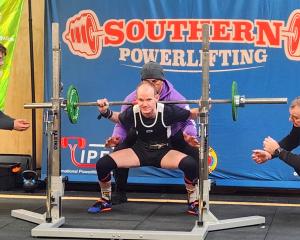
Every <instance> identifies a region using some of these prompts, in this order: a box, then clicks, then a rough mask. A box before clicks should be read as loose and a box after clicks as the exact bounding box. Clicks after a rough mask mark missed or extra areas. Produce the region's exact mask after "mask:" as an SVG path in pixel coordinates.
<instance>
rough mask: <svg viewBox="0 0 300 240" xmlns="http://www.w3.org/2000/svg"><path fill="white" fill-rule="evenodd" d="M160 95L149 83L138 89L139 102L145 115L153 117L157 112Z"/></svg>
mask: <svg viewBox="0 0 300 240" xmlns="http://www.w3.org/2000/svg"><path fill="white" fill-rule="evenodd" d="M157 101H158V95H157V94H155V92H154V89H153V88H152V87H151V86H149V85H142V86H140V87H139V88H138V90H137V104H138V105H139V107H140V110H141V113H142V114H143V115H144V116H145V117H153V116H155V113H156V103H157Z"/></svg>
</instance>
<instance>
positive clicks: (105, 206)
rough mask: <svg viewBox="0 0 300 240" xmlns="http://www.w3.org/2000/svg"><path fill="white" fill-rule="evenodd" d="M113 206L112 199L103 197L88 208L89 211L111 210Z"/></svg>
mask: <svg viewBox="0 0 300 240" xmlns="http://www.w3.org/2000/svg"><path fill="white" fill-rule="evenodd" d="M111 206H112V204H111V202H110V201H107V200H105V199H102V198H101V199H100V200H98V201H97V202H95V203H94V204H93V206H91V207H90V208H89V209H88V213H100V212H109V211H111Z"/></svg>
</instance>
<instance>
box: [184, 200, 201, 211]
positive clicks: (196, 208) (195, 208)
mask: <svg viewBox="0 0 300 240" xmlns="http://www.w3.org/2000/svg"><path fill="white" fill-rule="evenodd" d="M187 212H188V213H189V214H192V215H198V213H199V203H198V201H197V200H196V201H194V202H192V203H189V204H188V210H187Z"/></svg>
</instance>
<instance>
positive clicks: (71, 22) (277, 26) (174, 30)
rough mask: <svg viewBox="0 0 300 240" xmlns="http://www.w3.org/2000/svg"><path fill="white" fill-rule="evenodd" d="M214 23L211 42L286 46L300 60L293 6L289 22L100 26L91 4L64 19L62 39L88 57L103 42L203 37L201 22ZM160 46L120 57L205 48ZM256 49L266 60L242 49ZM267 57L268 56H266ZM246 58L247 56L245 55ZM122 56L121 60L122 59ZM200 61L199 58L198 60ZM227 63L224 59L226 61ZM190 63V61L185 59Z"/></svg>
mask: <svg viewBox="0 0 300 240" xmlns="http://www.w3.org/2000/svg"><path fill="white" fill-rule="evenodd" d="M204 23H208V24H210V27H211V30H210V38H209V39H210V42H211V43H213V42H217V43H242V44H253V45H254V46H255V47H265V48H282V43H283V44H284V51H285V55H286V57H287V58H288V59H290V60H293V61H300V9H295V10H294V11H293V12H292V13H291V14H290V16H289V18H288V21H287V24H286V25H285V22H284V21H280V20H265V19H255V20H254V21H250V20H247V19H131V20H125V19H109V20H107V21H105V22H104V23H103V24H102V25H101V24H100V21H99V19H98V17H97V15H96V13H95V12H94V11H92V10H90V9H88V10H82V11H80V12H79V13H78V14H76V15H74V16H71V17H70V18H69V19H68V20H67V22H66V28H65V31H64V32H63V41H64V42H65V43H66V44H67V45H68V47H69V50H70V51H71V52H72V54H74V55H77V56H80V57H84V58H86V59H96V58H98V57H100V55H101V52H102V50H103V48H105V47H121V46H122V45H123V44H125V43H126V42H128V43H141V42H143V41H149V42H153V43H159V42H163V41H169V42H172V43H176V42H178V43H180V42H190V43H197V42H199V43H201V42H202V29H201V25H202V24H204ZM176 50H177V51H174V49H173V50H170V51H169V52H167V53H166V50H164V51H160V50H159V49H139V48H136V49H132V50H131V51H128V49H127V48H124V49H123V48H120V59H121V58H125V57H132V58H134V57H136V58H138V57H139V56H140V55H141V54H142V55H143V54H144V55H145V54H148V55H153V54H158V53H159V54H160V57H163V54H169V55H172V54H173V55H174V56H175V55H176V56H177V57H180V56H182V54H184V55H185V57H186V58H189V57H191V56H190V55H193V56H198V55H201V52H200V53H199V52H198V53H197V52H196V51H194V52H193V50H189V51H186V52H181V51H180V50H179V49H176ZM211 54H212V57H214V55H216V56H219V57H221V56H224V55H226V54H227V55H226V56H227V58H228V56H230V57H233V58H234V54H236V53H235V52H234V51H232V52H231V51H228V52H226V51H224V50H223V51H221V50H220V52H214V51H211ZM243 54H248V55H249V54H252V57H253V58H254V60H255V58H258V60H257V61H258V62H259V61H263V60H264V59H263V57H260V56H259V55H262V54H265V53H264V52H261V51H259V52H257V53H256V52H255V51H254V52H253V53H252V52H247V53H246V52H245V53H244V52H243V51H242V50H240V55H241V56H240V55H239V56H240V58H241V57H243ZM265 57H266V56H265ZM244 58H245V59H246V57H244ZM121 60H122V59H121ZM199 61H200V60H199ZM222 63H223V64H224V60H223V62H222ZM187 65H188V63H187Z"/></svg>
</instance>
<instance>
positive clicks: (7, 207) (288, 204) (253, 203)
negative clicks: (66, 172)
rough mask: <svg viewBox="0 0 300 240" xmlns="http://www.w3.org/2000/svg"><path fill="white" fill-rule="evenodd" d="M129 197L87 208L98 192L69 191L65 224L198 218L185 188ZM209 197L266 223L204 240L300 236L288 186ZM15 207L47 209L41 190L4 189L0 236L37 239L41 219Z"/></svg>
mask: <svg viewBox="0 0 300 240" xmlns="http://www.w3.org/2000/svg"><path fill="white" fill-rule="evenodd" d="M128 197H129V201H128V202H127V203H124V204H121V205H116V206H113V210H112V211H111V212H106V213H101V214H88V213H87V208H88V207H89V206H90V205H92V204H93V202H94V201H95V200H96V199H97V198H98V193H97V192H95V191H94V192H89V191H66V192H65V196H64V198H63V201H62V204H63V216H65V217H66V223H65V224H64V225H63V226H62V227H75V228H77V227H78V228H101V229H108V228H110V229H111V228H113V229H127V230H155V231H156V230H163V231H190V230H191V229H192V228H193V226H194V224H195V221H196V219H197V217H195V216H191V215H188V214H186V212H185V211H186V204H185V203H184V202H185V201H184V199H185V195H184V194H182V193H180V194H175V193H161V192H160V193H155V192H152V193H141V192H133V191H130V192H129V193H128ZM210 199H211V201H210V210H211V212H212V213H213V214H214V215H215V216H216V217H217V218H218V219H220V220H221V219H229V218H237V217H248V216H254V215H259V216H263V217H265V218H266V224H265V225H258V226H248V227H241V228H235V229H227V230H219V231H214V232H209V233H208V235H207V237H206V240H217V239H218V240H224V239H226V240H235V239H236V240H241V239H243V240H248V239H249V240H250V239H251V240H253V239H255V240H292V239H300V227H299V226H300V195H299V194H295V193H294V192H289V191H285V192H284V194H283V193H276V192H275V193H271V194H265V193H262V192H261V191H260V192H259V193H255V192H251V193H249V192H246V193H245V192H244V193H231V192H229V193H228V191H227V192H226V191H225V192H224V193H217V194H211V195H210ZM13 209H26V210H29V211H33V212H37V213H44V212H45V196H44V194H43V192H38V193H34V194H27V193H24V192H22V191H2V192H0V239H6V240H7V239H14V240H16V239H37V238H34V237H31V229H32V228H34V227H35V226H37V225H36V224H34V223H30V222H26V221H23V220H20V219H16V218H13V217H11V215H10V214H11V210H13ZM38 239H56V238H38ZM69 239H70V238H69ZM77 239H78V238H77Z"/></svg>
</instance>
